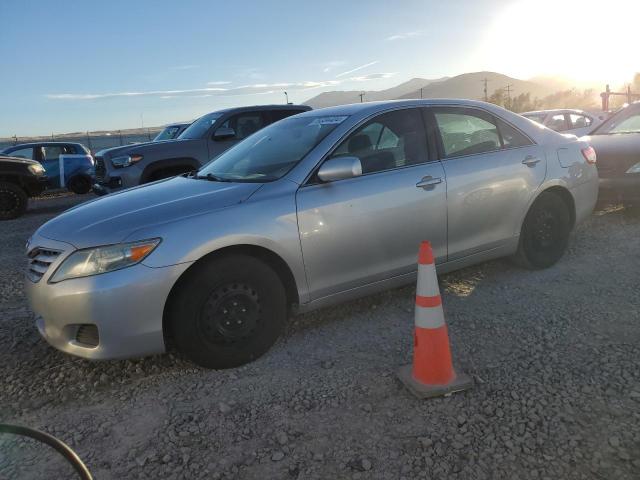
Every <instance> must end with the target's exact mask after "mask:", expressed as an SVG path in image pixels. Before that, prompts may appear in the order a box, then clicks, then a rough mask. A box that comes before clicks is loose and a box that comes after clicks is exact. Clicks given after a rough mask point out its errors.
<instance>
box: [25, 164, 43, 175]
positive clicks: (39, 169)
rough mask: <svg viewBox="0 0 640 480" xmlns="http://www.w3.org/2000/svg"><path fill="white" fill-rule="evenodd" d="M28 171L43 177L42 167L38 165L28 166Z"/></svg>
mask: <svg viewBox="0 0 640 480" xmlns="http://www.w3.org/2000/svg"><path fill="white" fill-rule="evenodd" d="M28 168H29V171H30V172H31V173H33V174H34V175H36V176H38V177H39V176H40V175H44V167H43V166H42V165H40V164H37V165H36V164H33V165H29V167H28Z"/></svg>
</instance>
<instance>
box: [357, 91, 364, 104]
mask: <svg viewBox="0 0 640 480" xmlns="http://www.w3.org/2000/svg"><path fill="white" fill-rule="evenodd" d="M358 96H359V97H360V103H362V97H364V92H362V93H360V94H359V95H358Z"/></svg>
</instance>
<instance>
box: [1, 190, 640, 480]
mask: <svg viewBox="0 0 640 480" xmlns="http://www.w3.org/2000/svg"><path fill="white" fill-rule="evenodd" d="M85 198H90V197H85ZM80 200H82V198H79V197H73V196H69V197H61V198H50V199H46V200H38V201H35V202H33V204H32V209H31V210H30V212H29V213H28V214H27V215H26V216H25V217H23V218H22V219H19V220H15V221H11V222H3V223H1V224H0V245H2V248H1V249H0V260H2V265H3V267H2V271H1V273H0V378H2V390H1V391H0V421H5V422H17V423H22V424H28V425H31V426H34V427H37V428H41V429H43V430H46V431H47V432H49V433H52V434H54V435H56V436H59V437H60V438H62V439H63V440H64V441H66V442H68V443H69V444H70V445H72V446H73V447H74V448H75V449H77V451H78V453H79V455H80V456H81V457H82V458H83V459H84V460H85V461H86V463H87V464H88V466H89V467H90V468H91V469H92V471H93V472H94V474H95V476H96V478H99V479H110V478H113V479H120V478H136V479H138V478H141V479H145V478H147V479H156V478H213V479H218V478H237V479H266V478H274V479H296V478H298V479H314V478H318V479H320V478H332V479H334V478H335V479H342V478H354V479H357V478H361V479H387V478H389V479H398V478H405V479H413V478H452V479H513V478H519V479H528V478H531V479H554V480H555V479H607V480H609V479H637V478H639V477H640V368H639V367H640V289H639V288H638V278H639V277H638V271H640V256H639V255H638V238H640V220H638V219H635V218H632V217H628V216H626V215H625V214H624V212H623V211H622V210H620V209H616V208H609V209H608V210H604V211H600V212H598V213H596V214H594V216H592V217H591V218H590V219H589V220H588V221H587V222H586V223H584V224H583V225H581V226H580V227H579V228H578V229H577V231H576V232H575V235H574V236H573V239H572V241H571V247H570V251H569V252H568V254H567V256H566V257H565V258H564V259H563V260H562V261H561V262H560V263H559V264H558V265H557V266H555V267H553V268H551V269H549V270H545V271H537V272H528V271H523V270H520V269H518V268H517V267H514V266H512V265H511V264H510V263H509V262H508V261H506V260H505V261H502V260H501V261H496V262H490V263H486V264H483V265H479V266H476V267H472V268H467V269H465V270H463V271H460V272H456V273H453V274H449V275H446V276H443V277H442V278H441V286H442V289H443V297H444V304H445V310H446V314H447V321H448V324H449V330H450V336H451V341H452V348H453V352H454V358H455V359H456V364H457V367H458V369H459V370H461V371H464V372H466V373H469V374H471V375H472V376H473V377H474V380H475V387H474V389H473V390H470V391H468V392H466V393H462V394H457V395H454V396H451V397H448V398H440V399H434V400H429V401H419V400H416V399H414V398H413V397H411V396H410V395H409V394H408V393H407V392H406V391H405V390H404V389H403V387H402V386H401V385H400V383H399V382H398V380H397V379H396V377H395V370H396V368H397V367H398V366H399V365H402V364H404V363H408V362H409V360H410V357H411V333H412V328H413V326H412V321H413V317H412V312H413V298H414V297H413V296H414V289H413V288H403V289H399V290H394V291H391V292H387V293H385V294H381V295H377V296H373V297H369V298H366V299H363V300H360V301H356V302H352V303H349V304H345V305H341V306H338V307H335V308H331V309H327V310H323V311H319V312H315V313H313V314H309V315H305V316H301V317H297V318H295V319H292V322H291V324H290V327H289V328H288V330H287V333H286V335H285V336H284V338H283V339H282V340H281V341H279V342H278V343H277V345H276V346H275V347H274V348H273V349H272V350H271V351H270V352H269V353H268V354H267V355H266V356H264V357H263V358H261V359H259V360H258V361H256V362H254V363H253V364H251V365H248V366H245V367H243V368H238V369H235V370H229V371H223V372H216V371H206V370H202V369H199V368H196V367H194V366H192V365H190V364H189V363H187V362H185V361H183V360H182V359H180V358H178V357H176V356H175V355H164V356H159V357H152V358H146V359H138V360H132V361H121V362H102V363H90V362H87V361H84V360H80V359H76V358H72V357H69V356H66V355H64V354H62V353H59V352H57V351H55V350H53V349H52V348H50V347H48V346H47V345H46V344H45V343H44V342H43V341H42V340H40V338H39V337H38V334H37V332H36V330H35V328H34V327H33V319H32V317H31V314H30V313H29V311H28V309H27V306H26V303H25V299H24V296H23V293H22V281H23V280H22V269H23V266H24V260H23V247H24V242H25V240H26V239H27V238H28V236H29V235H30V234H31V233H32V232H33V230H34V229H35V228H37V226H38V225H40V224H41V223H43V222H44V221H46V220H47V219H49V218H51V217H52V216H54V215H55V214H57V213H58V212H59V211H61V210H62V209H63V208H65V207H68V206H70V205H72V204H74V203H76V202H78V201H80ZM1 445H2V444H0V447H1ZM14 447H15V445H14ZM18 458H20V457H18ZM17 463H19V462H17V460H15V458H14V459H13V460H12V459H11V458H9V459H6V457H5V459H4V460H2V457H0V478H3V476H4V477H6V478H11V477H12V476H14V475H15V472H16V468H17V466H16V465H17Z"/></svg>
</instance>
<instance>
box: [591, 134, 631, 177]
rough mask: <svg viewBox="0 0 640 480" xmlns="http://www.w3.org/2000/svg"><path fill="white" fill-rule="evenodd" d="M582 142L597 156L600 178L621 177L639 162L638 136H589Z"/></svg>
mask: <svg viewBox="0 0 640 480" xmlns="http://www.w3.org/2000/svg"><path fill="white" fill-rule="evenodd" d="M582 140H585V141H587V142H589V144H590V145H591V146H592V147H593V148H594V149H595V151H596V156H597V163H596V165H597V166H598V174H599V175H600V176H601V177H607V176H617V175H622V174H624V172H626V171H627V170H628V169H629V168H630V167H632V166H633V165H635V164H636V163H638V162H640V134H639V133H625V134H613V135H591V136H587V137H583V138H582Z"/></svg>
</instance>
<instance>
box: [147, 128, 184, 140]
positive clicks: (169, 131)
mask: <svg viewBox="0 0 640 480" xmlns="http://www.w3.org/2000/svg"><path fill="white" fill-rule="evenodd" d="M180 128H181V127H180V125H171V126H169V127H165V129H164V130H162V131H161V132H160V133H159V134H158V135H157V136H156V138H154V139H153V141H154V142H157V141H159V140H173V139H174V138H176V137H177V136H178V132H180Z"/></svg>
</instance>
